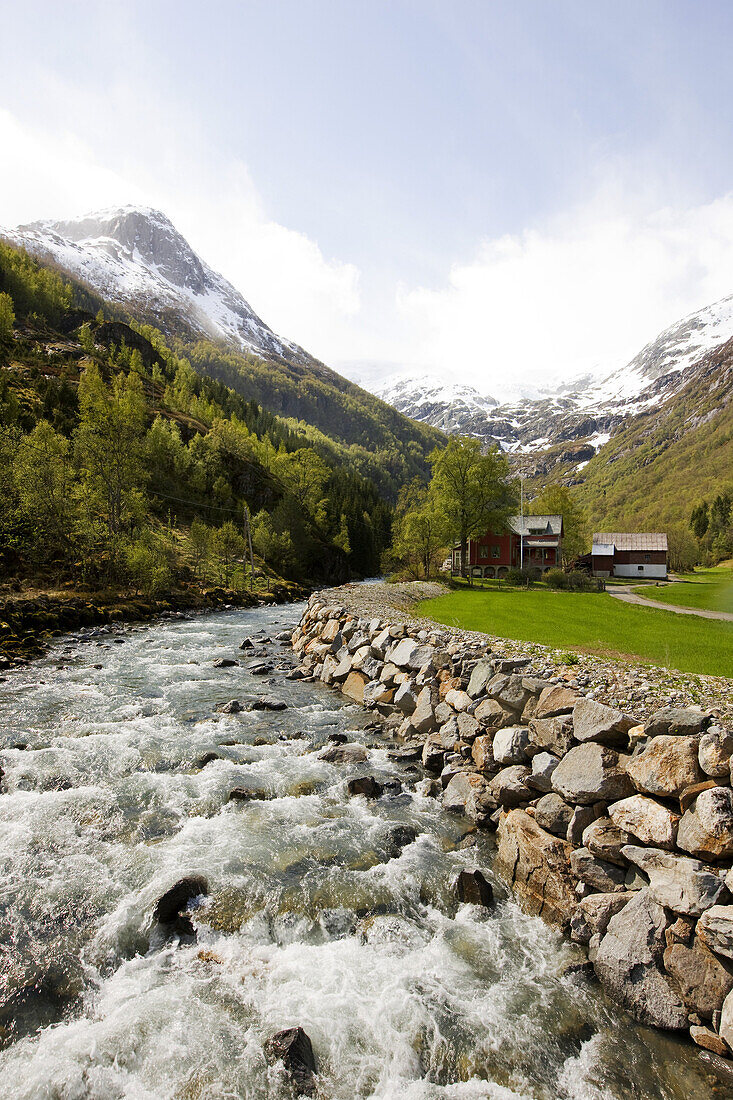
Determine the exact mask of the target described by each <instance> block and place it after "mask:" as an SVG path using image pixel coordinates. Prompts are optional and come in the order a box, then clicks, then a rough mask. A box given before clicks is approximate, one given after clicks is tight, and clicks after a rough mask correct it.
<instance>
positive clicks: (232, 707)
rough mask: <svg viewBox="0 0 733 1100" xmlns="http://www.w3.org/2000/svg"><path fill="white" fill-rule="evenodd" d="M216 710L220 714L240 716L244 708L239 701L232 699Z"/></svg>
mask: <svg viewBox="0 0 733 1100" xmlns="http://www.w3.org/2000/svg"><path fill="white" fill-rule="evenodd" d="M216 709H217V710H218V711H219V713H220V714H239V712H240V711H241V710H243V709H244V708H243V707H242V704H241V703H240V702H239V699H230V700H229V702H228V703H221V704H220V705H219V706H218V707H217V708H216Z"/></svg>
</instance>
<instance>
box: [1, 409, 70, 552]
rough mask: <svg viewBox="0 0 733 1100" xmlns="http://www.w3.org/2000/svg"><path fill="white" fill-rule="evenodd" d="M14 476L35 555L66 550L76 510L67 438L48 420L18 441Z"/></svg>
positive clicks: (67, 549) (68, 546) (41, 422)
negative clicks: (31, 534)
mask: <svg viewBox="0 0 733 1100" xmlns="http://www.w3.org/2000/svg"><path fill="white" fill-rule="evenodd" d="M13 476H14V479H15V485H16V491H17V495H18V500H19V502H20V506H21V508H22V509H23V512H24V513H25V515H26V517H27V519H28V521H29V524H30V525H31V527H32V529H33V531H34V539H33V552H34V556H35V557H36V558H39V559H47V558H48V557H51V556H56V555H64V554H68V552H69V551H70V548H71V544H72V539H73V534H74V527H75V519H76V512H77V509H76V501H75V499H74V494H73V470H72V466H71V460H70V447H69V441H68V439H65V438H64V436H62V435H59V433H58V432H56V431H54V429H53V428H52V427H51V425H50V424H49V423H48V421H47V420H41V421H39V423H38V424H37V425H36V426H35V428H34V429H33V431H32V432H30V433H29V434H28V435H26V436H23V437H22V439H21V440H20V442H19V444H18V447H17V449H16V451H15V457H14V461H13Z"/></svg>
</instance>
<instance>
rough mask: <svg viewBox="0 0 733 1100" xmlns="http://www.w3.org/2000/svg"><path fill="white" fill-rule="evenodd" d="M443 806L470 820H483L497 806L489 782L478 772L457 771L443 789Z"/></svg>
mask: <svg viewBox="0 0 733 1100" xmlns="http://www.w3.org/2000/svg"><path fill="white" fill-rule="evenodd" d="M443 807H444V808H445V809H446V810H452V811H453V813H462V814H465V815H466V817H469V818H470V819H471V820H472V821H476V822H479V821H484V820H485V819H486V818H487V817H488V816H489V814H491V813H493V812H494V810H495V809H496V808H497V803H496V800H495V799H494V798H493V797H492V795H491V792H490V790H489V784H488V782H487V781H486V779H485V778H484V776H483V775H479V773H478V772H472V771H460V772H457V773H456V774H455V775H454V776H453V778H452V779H451V780H450V782H449V783H448V785H447V787H446V788H445V790H444V791H443Z"/></svg>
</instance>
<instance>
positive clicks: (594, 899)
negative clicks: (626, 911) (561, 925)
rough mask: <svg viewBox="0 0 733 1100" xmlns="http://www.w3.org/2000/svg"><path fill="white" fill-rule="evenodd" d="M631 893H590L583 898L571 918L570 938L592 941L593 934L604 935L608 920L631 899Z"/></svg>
mask: <svg viewBox="0 0 733 1100" xmlns="http://www.w3.org/2000/svg"><path fill="white" fill-rule="evenodd" d="M631 896H632V895H631V894H630V893H628V892H624V893H620V892H619V893H611V894H589V895H588V897H587V898H583V899H582V901H581V902H580V903H579V905H578V907H577V909H576V910H575V912H574V913H573V915H572V917H571V918H570V938H571V939H572V940H573V941H574V942H575V943H584V944H587V943H590V941H591V937H592V936H596V935H599V936H602V935H603V933H604V932H605V931H606V928H607V927H608V922H609V921H610V919H611V917H613V916H615V915H616V913H620V912H621V910H622V909H623V907H624V906H625V905H626V904H627V903H628V902H629V901H630V900H631Z"/></svg>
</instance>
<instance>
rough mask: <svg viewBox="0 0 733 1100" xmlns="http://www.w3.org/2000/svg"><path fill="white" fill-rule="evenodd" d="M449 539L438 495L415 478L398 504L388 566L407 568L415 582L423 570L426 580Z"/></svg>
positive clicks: (387, 560)
mask: <svg viewBox="0 0 733 1100" xmlns="http://www.w3.org/2000/svg"><path fill="white" fill-rule="evenodd" d="M446 538H447V527H446V521H445V515H444V513H443V510H442V508H441V507H440V506H439V505H438V504H437V501H436V499H435V494H434V493H433V492H431V491H429V490H428V489H427V488H426V487H425V486H422V485H420V483H419V481H417V479H415V480H414V481H413V482H411V483H410V484H409V485H407V486H405V487H404V488H403V489H402V490H401V492H400V496H399V498H398V501H397V509H396V515H395V520H394V523H393V526H392V545H391V547H390V550H389V552H388V554H387V558H386V562H387V565H388V567H395V566H397V567H398V568H401V569H404V570H406V571H407V572H408V573H409V574H410V575H411V576H413V577H415V579H416V580H417V579H419V578H420V574H421V571H422V575H423V576H424V577H425V579H426V580H427V579H428V578H429V577H430V575H431V573H433V572H435V571H436V568H437V559H438V556H439V554H440V551H441V549H442V548H443V547H444V546H445V542H446Z"/></svg>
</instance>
